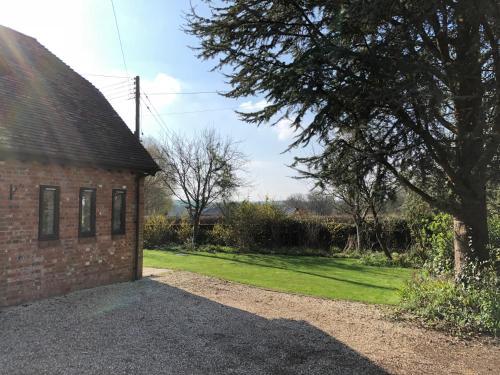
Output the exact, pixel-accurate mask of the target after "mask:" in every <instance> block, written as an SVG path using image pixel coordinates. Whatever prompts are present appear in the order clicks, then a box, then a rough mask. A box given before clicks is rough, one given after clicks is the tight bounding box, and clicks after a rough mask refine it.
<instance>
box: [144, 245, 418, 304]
mask: <svg viewBox="0 0 500 375" xmlns="http://www.w3.org/2000/svg"><path fill="white" fill-rule="evenodd" d="M144 266H145V267H153V268H170V269H175V270H184V271H191V272H196V273H200V274H203V275H208V276H213V277H218V278H220V279H225V280H231V281H236V282H239V283H244V284H250V285H255V286H259V287H263V288H268V289H273V290H278V291H283V292H292V293H299V294H306V295H311V296H318V297H326V298H331V299H345V300H352V301H361V302H368V303H380V304H396V303H398V301H399V289H400V288H401V287H402V285H403V283H404V281H405V280H407V279H408V278H409V277H410V276H411V274H412V272H413V270H411V269H406V268H395V267H373V266H365V265H363V264H361V263H360V262H359V261H358V260H357V259H345V258H323V257H312V256H288V255H261V254H231V253H215V254H212V253H205V252H190V253H184V252H178V251H162V250H144Z"/></svg>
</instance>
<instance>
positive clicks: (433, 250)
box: [420, 213, 454, 275]
mask: <svg viewBox="0 0 500 375" xmlns="http://www.w3.org/2000/svg"><path fill="white" fill-rule="evenodd" d="M420 236H421V243H422V244H423V245H424V246H425V248H426V249H427V251H428V255H427V261H426V263H425V266H426V268H427V269H428V270H430V271H431V272H432V273H434V274H436V275H443V274H449V273H452V272H453V259H454V254H453V220H452V217H451V216H450V215H448V214H443V213H439V214H436V215H434V216H433V217H432V218H430V219H427V220H426V223H425V225H424V226H423V228H422V230H421V233H420Z"/></svg>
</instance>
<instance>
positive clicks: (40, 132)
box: [0, 26, 159, 173]
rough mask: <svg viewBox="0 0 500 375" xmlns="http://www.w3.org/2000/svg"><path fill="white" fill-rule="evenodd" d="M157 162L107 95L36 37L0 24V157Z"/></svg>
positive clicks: (149, 168) (130, 165) (145, 166)
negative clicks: (114, 107) (111, 103)
mask: <svg viewBox="0 0 500 375" xmlns="http://www.w3.org/2000/svg"><path fill="white" fill-rule="evenodd" d="M6 158H15V159H19V160H33V159H35V160H40V161H43V162H63V163H75V164H82V165H94V166H98V167H106V168H120V169H131V170H135V171H140V172H145V173H154V172H156V171H157V170H158V169H159V168H158V166H157V164H156V163H155V162H154V161H153V159H152V158H151V156H150V155H149V154H148V152H147V151H146V150H145V149H144V147H143V146H142V144H141V143H140V142H139V141H138V140H137V138H136V137H135V136H134V134H133V133H132V132H131V131H130V130H129V128H128V127H127V125H126V124H125V123H124V122H123V120H122V119H121V118H120V116H119V115H118V114H117V113H116V111H115V110H114V109H113V107H112V106H111V105H110V104H109V102H108V101H107V100H106V98H105V97H104V96H103V95H102V94H101V92H100V91H99V90H97V89H96V88H95V87H94V86H93V85H92V84H91V83H90V82H88V81H87V80H86V79H84V78H83V77H81V76H80V75H79V74H77V73H76V72H74V71H73V70H72V69H71V68H70V67H69V66H67V65H66V64H65V63H63V62H62V61H61V60H60V59H59V58H57V57H56V56H55V55H54V54H52V53H51V52H50V51H48V50H47V49H46V48H45V47H44V46H42V45H41V44H40V43H38V41H36V40H35V39H33V38H31V37H29V36H26V35H23V34H21V33H18V32H16V31H14V30H12V29H9V28H6V27H3V26H0V160H1V159H6Z"/></svg>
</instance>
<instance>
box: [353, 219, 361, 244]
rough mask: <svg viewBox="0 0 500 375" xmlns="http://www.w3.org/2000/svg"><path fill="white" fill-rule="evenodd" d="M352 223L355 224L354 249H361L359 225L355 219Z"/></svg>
mask: <svg viewBox="0 0 500 375" xmlns="http://www.w3.org/2000/svg"><path fill="white" fill-rule="evenodd" d="M354 225H355V226H356V250H357V251H361V225H360V224H359V223H358V222H357V221H355V222H354Z"/></svg>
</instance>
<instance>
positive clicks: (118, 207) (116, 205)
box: [112, 191, 125, 233]
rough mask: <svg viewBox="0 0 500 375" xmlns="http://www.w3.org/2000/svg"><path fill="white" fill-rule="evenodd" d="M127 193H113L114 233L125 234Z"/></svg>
mask: <svg viewBox="0 0 500 375" xmlns="http://www.w3.org/2000/svg"><path fill="white" fill-rule="evenodd" d="M124 205H125V192H123V191H114V192H113V223H112V226H113V232H114V233H123V232H124V231H125V220H124V218H125V212H124Z"/></svg>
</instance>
